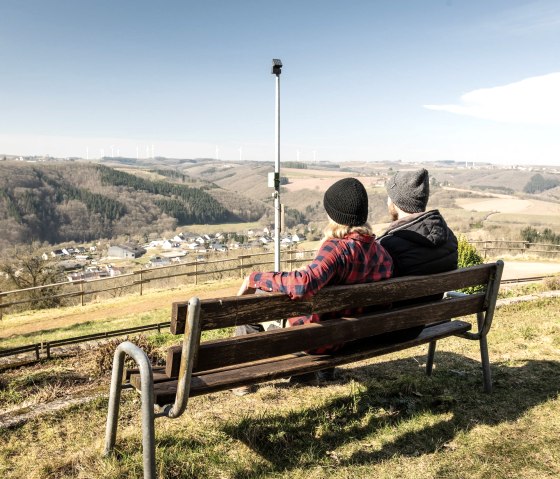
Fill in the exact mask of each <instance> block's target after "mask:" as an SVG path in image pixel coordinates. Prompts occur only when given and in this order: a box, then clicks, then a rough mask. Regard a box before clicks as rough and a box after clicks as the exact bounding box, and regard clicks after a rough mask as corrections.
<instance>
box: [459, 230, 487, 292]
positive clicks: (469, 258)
mask: <svg viewBox="0 0 560 479" xmlns="http://www.w3.org/2000/svg"><path fill="white" fill-rule="evenodd" d="M458 250H459V258H458V261H457V263H458V266H459V268H467V267H469V266H475V265H477V264H482V263H484V258H483V257H482V256H480V254H479V252H478V251H477V249H476V248H475V247H474V246H473V245H472V244H470V243H469V242H468V241H467V238H465V237H464V236H463V235H461V236H459V238H458ZM482 289H483V286H472V287H470V288H465V289H462V290H461V291H462V292H464V293H468V294H473V293H478V292H479V291H482Z"/></svg>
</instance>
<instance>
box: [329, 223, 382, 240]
mask: <svg viewBox="0 0 560 479" xmlns="http://www.w3.org/2000/svg"><path fill="white" fill-rule="evenodd" d="M350 233H359V234H362V235H370V236H373V230H372V228H371V225H370V224H369V223H368V222H367V221H366V222H365V223H364V224H363V225H360V226H348V225H341V224H338V223H336V222H335V221H333V220H332V219H330V218H329V224H328V225H327V227H326V228H325V229H324V231H323V241H324V240H328V239H331V238H344V237H345V236H346V235H348V234H350Z"/></svg>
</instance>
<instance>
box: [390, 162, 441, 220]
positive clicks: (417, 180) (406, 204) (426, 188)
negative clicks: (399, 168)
mask: <svg viewBox="0 0 560 479" xmlns="http://www.w3.org/2000/svg"><path fill="white" fill-rule="evenodd" d="M387 194H388V195H389V198H391V200H393V203H395V205H397V206H398V207H399V208H400V209H401V210H403V211H404V212H405V213H421V212H422V211H426V205H427V204H428V197H429V196H430V182H429V178H428V171H427V170H426V169H425V168H421V169H419V170H417V171H409V172H407V173H400V172H398V173H397V174H396V175H395V176H393V177H392V178H391V179H390V180H389V181H388V182H387Z"/></svg>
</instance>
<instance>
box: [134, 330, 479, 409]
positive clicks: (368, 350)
mask: <svg viewBox="0 0 560 479" xmlns="http://www.w3.org/2000/svg"><path fill="white" fill-rule="evenodd" d="M470 329H471V324H470V323H468V322H465V321H461V320H455V321H449V322H445V323H440V324H436V325H432V326H428V327H426V328H425V329H424V330H423V331H422V333H420V335H419V336H418V337H416V338H414V339H411V340H408V341H403V342H399V343H390V344H377V345H376V344H373V345H364V344H359V345H358V347H356V348H352V347H348V348H346V350H345V352H344V353H341V354H336V355H333V356H330V355H317V356H311V355H305V354H293V355H287V356H285V357H284V358H283V359H282V360H281V361H280V360H278V358H276V360H275V361H272V362H262V361H260V362H257V363H247V364H245V365H244V366H243V367H237V368H235V369H229V368H227V369H226V370H224V371H219V372H215V371H211V372H208V373H205V374H200V375H198V376H193V378H192V381H191V389H190V396H198V395H202V394H207V393H211V392H217V391H223V390H227V389H231V388H235V387H239V386H243V385H247V384H255V383H258V382H266V381H270V380H273V379H279V378H284V377H289V376H292V375H294V374H302V373H306V372H312V371H317V370H320V369H324V368H326V367H331V366H339V365H342V364H347V363H351V362H355V361H360V360H362V359H367V358H371V357H375V356H381V355H384V354H388V353H391V352H395V351H400V350H402V349H407V348H410V347H413V346H417V345H421V344H425V343H428V342H430V341H433V340H437V339H441V338H444V337H447V336H452V335H457V334H461V333H464V332H466V331H469V330H470ZM361 343H363V341H362V342H361ZM138 387H139V384H138ZM176 392H177V380H176V379H175V380H169V381H166V382H160V383H157V384H155V385H154V396H155V397H154V399H155V402H156V404H159V405H165V404H169V403H172V402H173V401H174V400H175V394H176Z"/></svg>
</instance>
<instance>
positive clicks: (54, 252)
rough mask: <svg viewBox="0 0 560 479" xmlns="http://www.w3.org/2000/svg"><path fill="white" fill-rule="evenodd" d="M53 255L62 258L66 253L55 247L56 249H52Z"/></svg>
mask: <svg viewBox="0 0 560 479" xmlns="http://www.w3.org/2000/svg"><path fill="white" fill-rule="evenodd" d="M51 256H52V257H53V258H61V257H62V256H64V253H63V252H62V250H61V249H55V250H54V251H51Z"/></svg>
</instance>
